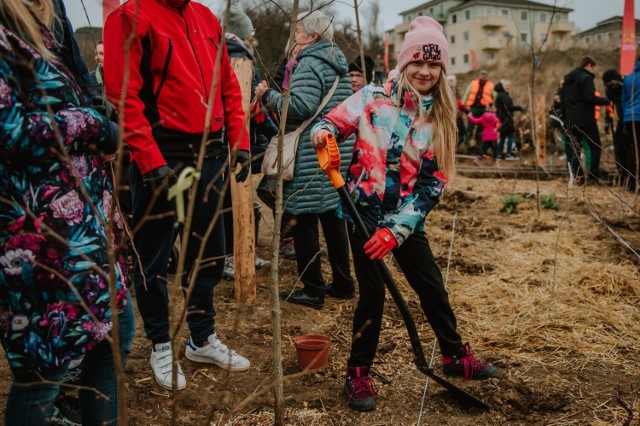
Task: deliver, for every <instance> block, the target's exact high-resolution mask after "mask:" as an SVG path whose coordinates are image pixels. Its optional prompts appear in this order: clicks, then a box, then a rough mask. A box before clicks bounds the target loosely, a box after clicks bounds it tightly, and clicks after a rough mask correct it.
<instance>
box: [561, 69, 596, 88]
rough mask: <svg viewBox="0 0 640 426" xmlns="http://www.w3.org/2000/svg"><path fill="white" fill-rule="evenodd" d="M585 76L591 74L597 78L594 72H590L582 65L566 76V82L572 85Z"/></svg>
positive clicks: (590, 75)
mask: <svg viewBox="0 0 640 426" xmlns="http://www.w3.org/2000/svg"><path fill="white" fill-rule="evenodd" d="M585 76H589V77H591V78H592V79H593V78H595V75H594V74H593V73H590V72H589V71H587V70H586V69H584V68H582V67H578V68H576V69H574V70H573V71H571V72H570V73H569V74H567V75H566V76H565V77H564V84H567V85H571V84H573V83H575V82H576V81H577V80H580V79H583V78H585Z"/></svg>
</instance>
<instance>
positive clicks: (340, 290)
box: [325, 283, 356, 299]
mask: <svg viewBox="0 0 640 426" xmlns="http://www.w3.org/2000/svg"><path fill="white" fill-rule="evenodd" d="M325 295H327V296H329V297H333V298H334V299H353V298H354V297H356V288H355V287H354V286H353V284H352V285H350V286H344V285H342V286H336V285H335V284H334V283H329V284H327V285H326V286H325Z"/></svg>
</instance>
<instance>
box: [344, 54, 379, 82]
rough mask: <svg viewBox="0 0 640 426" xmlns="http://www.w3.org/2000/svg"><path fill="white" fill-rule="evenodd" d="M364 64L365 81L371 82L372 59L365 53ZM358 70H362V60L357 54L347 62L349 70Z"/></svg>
mask: <svg viewBox="0 0 640 426" xmlns="http://www.w3.org/2000/svg"><path fill="white" fill-rule="evenodd" d="M364 65H365V67H366V69H367V75H366V76H365V77H366V79H367V83H371V80H373V65H374V62H373V59H372V58H371V57H369V56H367V55H364ZM351 71H358V72H362V62H361V61H360V55H358V56H357V57H356V58H355V59H354V60H353V62H351V63H350V64H349V72H351Z"/></svg>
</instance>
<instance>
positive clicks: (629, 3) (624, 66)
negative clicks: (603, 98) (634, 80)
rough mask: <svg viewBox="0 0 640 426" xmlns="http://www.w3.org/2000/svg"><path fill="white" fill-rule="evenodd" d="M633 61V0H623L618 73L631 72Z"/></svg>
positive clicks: (634, 56)
mask: <svg viewBox="0 0 640 426" xmlns="http://www.w3.org/2000/svg"><path fill="white" fill-rule="evenodd" d="M635 61H636V16H635V13H634V10H633V0H624V15H623V16H622V37H621V40H620V74H622V75H628V74H631V72H632V71H633V64H634V63H635Z"/></svg>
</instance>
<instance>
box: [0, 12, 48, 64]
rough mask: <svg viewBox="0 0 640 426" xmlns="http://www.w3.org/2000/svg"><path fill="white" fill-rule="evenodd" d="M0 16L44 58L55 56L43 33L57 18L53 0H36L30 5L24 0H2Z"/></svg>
mask: <svg viewBox="0 0 640 426" xmlns="http://www.w3.org/2000/svg"><path fill="white" fill-rule="evenodd" d="M0 16H1V17H2V20H3V21H4V24H5V25H6V26H7V27H8V28H9V29H10V30H11V31H12V32H13V33H15V34H17V35H19V36H20V37H21V38H22V40H23V41H24V42H25V43H27V44H28V45H29V46H31V47H32V48H33V49H35V50H36V51H37V52H38V53H39V54H40V55H41V56H42V57H43V58H44V59H46V60H51V59H53V58H54V54H53V53H51V51H50V50H49V49H48V48H47V46H46V45H45V42H44V37H43V34H42V32H43V30H47V29H49V28H51V27H52V25H53V22H54V19H55V12H54V9H53V3H52V2H51V0H34V1H33V2H32V3H31V5H30V6H29V5H27V4H25V3H24V2H23V1H22V0H2V1H0Z"/></svg>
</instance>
